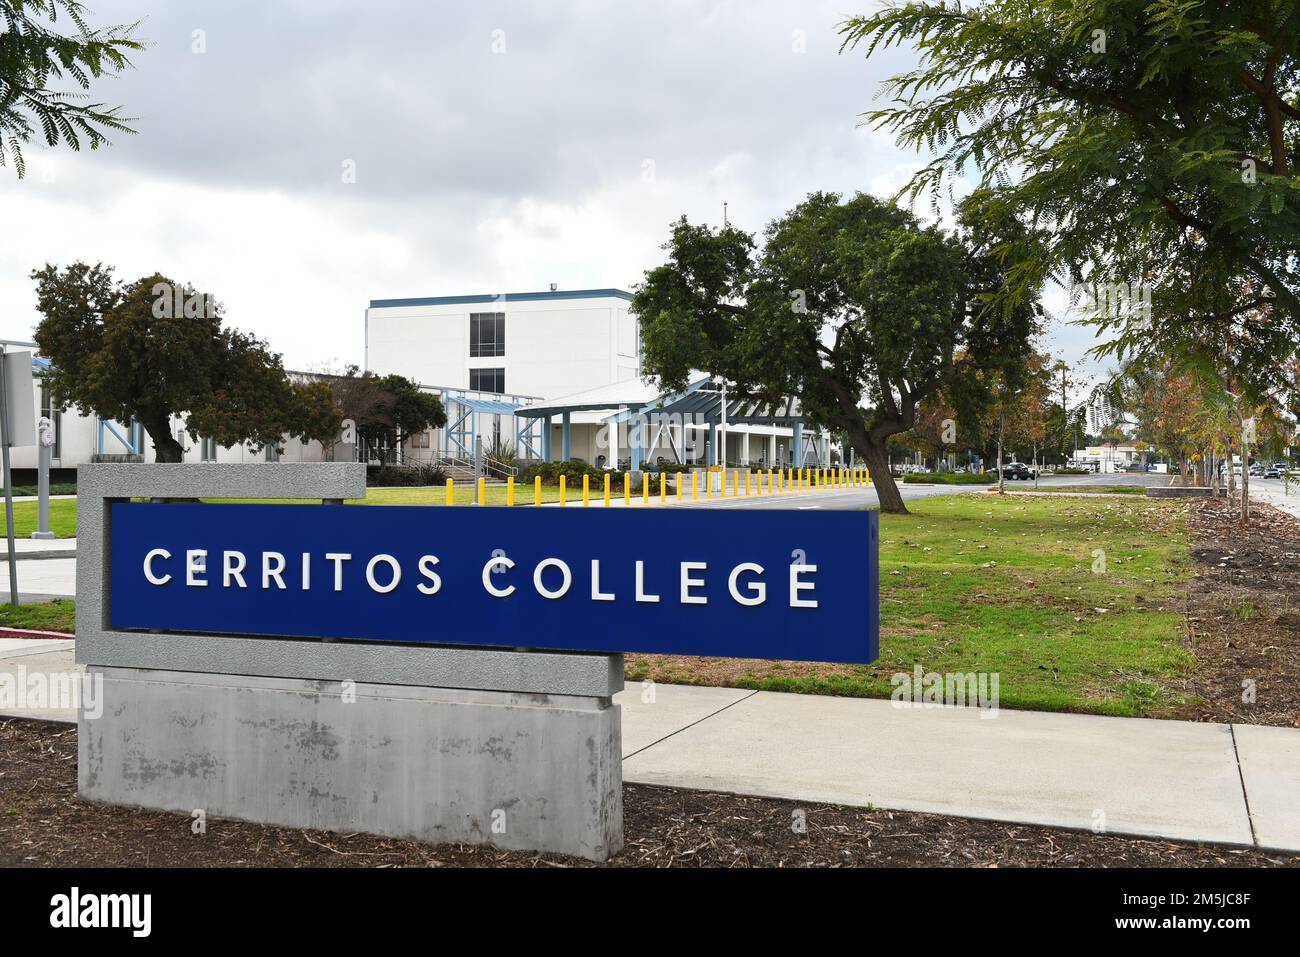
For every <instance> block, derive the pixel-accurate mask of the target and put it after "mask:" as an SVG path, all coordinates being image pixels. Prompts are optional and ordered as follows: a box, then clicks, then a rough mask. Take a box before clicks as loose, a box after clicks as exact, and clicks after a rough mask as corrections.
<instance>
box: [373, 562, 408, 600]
mask: <svg viewBox="0 0 1300 957" xmlns="http://www.w3.org/2000/svg"><path fill="white" fill-rule="evenodd" d="M380 562H383V563H384V564H385V565H387V566H388V567H389V568H391V569H392V570H393V580H392V581H390V582H389V583H388V584H387V585H380V584H379V583H378V582H376V581H375V565H377V564H379V563H380ZM401 580H402V566H401V565H399V564H397V559H396V558H394V557H393V556H392V555H376V556H375V557H374V558H372V559H370V561H368V562H367V563H366V584H368V585H369V586H370V587H371V589H372V590H374V591H377V592H379V594H381V595H387V594H388V593H389V592H390V591H392V590H393V589H394V588H396V587H397V585H398V583H399V582H401Z"/></svg>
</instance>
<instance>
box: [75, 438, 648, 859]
mask: <svg viewBox="0 0 1300 957" xmlns="http://www.w3.org/2000/svg"><path fill="white" fill-rule="evenodd" d="M364 495H365V467H364V466H362V465H352V464H347V465H343V464H339V465H332V464H331V465H306V464H297V463H294V464H258V465H224V464H222V465H215V464H202V465H200V464H194V465H160V464H156V463H155V464H148V465H132V464H97V465H90V466H81V467H80V468H79V469H78V538H79V543H78V549H77V593H78V594H77V646H76V651H77V661H78V662H80V663H81V664H83V665H85V666H86V670H87V672H88V673H89V674H90V675H92V676H100V677H102V680H103V707H102V709H97V711H98V712H99V716H98V717H95V718H91V717H88V716H87V714H86V713H85V711H84V710H83V712H82V713H81V715H80V718H79V722H78V735H79V755H78V775H77V780H78V793H79V794H80V795H81V796H82V797H83V798H87V799H89V800H94V801H105V802H111V803H118V804H131V805H136V806H140V807H149V808H158V809H163V810H168V811H178V812H181V813H186V814H193V813H194V812H196V811H202V812H203V813H204V814H205V815H207V816H213V817H221V816H226V817H234V818H240V819H242V820H247V821H253V822H257V823H265V824H275V825H281V826H286V827H304V828H320V829H322V830H334V831H341V832H352V831H366V832H370V833H375V834H382V835H385V836H391V837H405V838H415V839H418V840H427V841H435V842H464V843H475V844H490V845H493V846H496V847H502V848H509V849H520V850H523V849H527V850H540V851H554V852H558V853H566V854H574V855H579V856H582V857H586V858H590V859H594V860H605V859H607V858H608V857H610V856H611V855H613V854H615V853H617V852H618V851H619V849H620V848H621V847H622V845H623V802H622V784H623V778H622V764H621V760H620V757H621V741H622V734H621V727H620V721H619V710H618V706H617V705H615V704H613V701H612V698H613V696H614V695H615V694H616V693H617V692H618V691H620V690H621V689H622V687H623V661H622V656H621V655H608V654H573V653H563V652H541V651H538V652H529V651H513V650H508V649H489V648H469V647H461V648H458V647H447V646H441V647H440V646H436V645H428V644H421V645H406V644H393V643H387V644H381V643H365V642H352V641H346V642H343V641H336V642H332V641H322V640H302V639H279V638H247V637H234V636H229V635H195V634H164V633H160V632H144V631H126V630H119V629H114V628H113V627H112V626H111V624H110V618H111V614H110V613H111V608H110V600H109V596H110V595H111V590H112V589H111V585H112V569H111V568H110V563H109V560H108V557H109V554H110V549H111V540H112V528H111V523H110V521H109V513H110V509H109V505H110V503H112V502H114V501H124V500H128V499H131V498H137V497H152V498H164V499H165V498H190V499H193V498H254V499H316V500H318V501H319V500H326V501H330V502H341V501H342V500H343V499H345V498H361V497H363V496H364ZM338 507H340V508H347V507H349V506H344V505H339V506H338ZM431 627H433V625H431Z"/></svg>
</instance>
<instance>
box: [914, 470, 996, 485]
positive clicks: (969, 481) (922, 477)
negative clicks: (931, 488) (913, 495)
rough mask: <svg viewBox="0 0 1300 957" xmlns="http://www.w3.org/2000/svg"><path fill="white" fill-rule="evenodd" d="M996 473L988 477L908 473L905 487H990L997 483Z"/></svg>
mask: <svg viewBox="0 0 1300 957" xmlns="http://www.w3.org/2000/svg"><path fill="white" fill-rule="evenodd" d="M997 480H998V476H997V473H996V472H992V473H990V474H988V475H976V474H975V473H974V472H908V473H906V474H905V475H904V476H903V484H904V485H915V484H920V483H924V484H927V485H988V484H989V483H990V482H996V481H997Z"/></svg>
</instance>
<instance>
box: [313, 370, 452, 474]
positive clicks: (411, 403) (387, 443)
mask: <svg viewBox="0 0 1300 957" xmlns="http://www.w3.org/2000/svg"><path fill="white" fill-rule="evenodd" d="M322 381H324V382H326V383H328V385H329V387H330V389H331V390H332V391H333V393H334V399H335V402H337V403H338V406H339V408H340V409H341V410H342V413H343V417H344V418H345V419H350V420H351V421H352V423H353V425H354V426H355V428H356V433H357V438H358V439H359V440H360V441H361V444H362V446H363V447H364V448H365V449H366V450H367V454H369V452H370V450H372V449H376V448H381V447H386V448H398V447H400V446H401V445H402V444H403V443H404V442H405V441H406V440H407V438H409V437H410V436H411V435H413V434H414V433H417V432H423V431H424V430H425V429H434V428H442V427H443V426H445V425H446V424H447V412H446V410H445V409H444V408H443V405H442V400H441V399H440V398H439V397H438V396H437V395H434V394H433V393H432V392H425V391H424V390H422V389H421V388H420V387H419V385H418V384H417V383H415V382H412V381H411V380H410V379H408V378H406V377H405V376H400V375H383V376H381V375H376V374H375V373H373V372H370V371H366V372H362V371H361V370H360V369H359V368H358V367H357V366H355V365H352V366H348V367H347V368H346V369H345V370H344V373H343V375H331V376H326V377H325V378H324V379H323V380H322Z"/></svg>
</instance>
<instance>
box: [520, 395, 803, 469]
mask: <svg viewBox="0 0 1300 957" xmlns="http://www.w3.org/2000/svg"><path fill="white" fill-rule="evenodd" d="M515 414H516V415H518V416H520V417H524V418H536V419H540V420H542V421H543V422H544V427H543V428H542V458H543V459H545V460H546V461H548V462H549V461H553V460H554V459H553V455H552V449H551V423H552V420H553V419H554V418H555V417H556V416H558V417H559V418H560V444H561V449H560V460H561V461H568V460H569V458H570V457H571V454H570V453H571V442H570V436H571V430H572V426H573V425H574V424H575V423H577V424H605V425H609V426H610V427H611V428H615V429H617V427H618V426H620V425H623V424H627V425H628V426H629V430H628V434H629V442H628V445H629V449H630V451H631V467H632V469H633V470H637V469H640V468H641V465H642V462H643V461H644V459H645V453H646V450H647V448H654V447H655V446H656V445H657V444H658V442H659V439H660V438H661V437H662V436H663V435H664V434H665V431H666V430H667V431H668V433H669V441H670V442H672V436H671V423H677V424H678V434H679V441H680V442H681V446H682V451H678V445H677V443H673V450H674V453H675V454H677V455H678V461H683V459H682V452H683V451H684V446H685V438H684V434H685V429H686V428H687V427H690V428H702V427H706V426H707V428H708V433H709V443H708V448H709V462H708V464H709V465H717V464H719V462H718V458H719V456H718V448H719V446H718V430H719V429H720V428H721V429H722V430H724V434H725V430H726V428H727V427H728V426H732V425H761V426H780V427H785V428H789V429H791V430H792V432H793V434H794V441H793V443H792V448H791V452H792V455H793V463H792V464H793V465H794V466H795V467H796V468H798V467H800V466H802V465H803V459H804V445H805V442H804V436H803V414H802V412H801V410H800V409H799V403H798V400H797V399H795V398H793V397H791V398H785V399H782V400H780V401H779V402H776V403H761V402H756V401H754V400H753V399H746V398H741V399H735V398H731V397H728V396H727V395H726V386H725V385H724V384H723V383H720V382H718V381H717V380H715V379H714V378H713V377H711V376H708V375H705V374H704V373H699V372H697V373H693V374H692V375H691V377H690V380H689V382H688V384H687V386H686V388H684V389H682V390H681V391H680V392H673V393H668V394H663V393H660V392H659V390H658V389H656V388H654V386H652V385H650V384H649V383H647V382H645V381H644V380H642V379H627V380H624V381H623V382H615V383H613V384H611V385H607V386H601V387H600V388H597V389H590V390H588V391H586V392H579V393H575V394H573V395H569V396H564V397H562V398H559V399H555V400H552V401H548V402H546V403H544V404H541V405H534V406H524V407H523V408H520V409H518V410H517V411H516V413H515ZM810 451H811V452H812V455H813V458H814V460H816V461H820V460H821V458H822V456H821V455H820V454H818V450H817V448H816V446H815V444H813V445H812V447H811V450H810Z"/></svg>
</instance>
